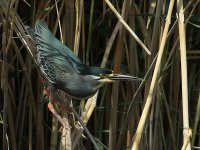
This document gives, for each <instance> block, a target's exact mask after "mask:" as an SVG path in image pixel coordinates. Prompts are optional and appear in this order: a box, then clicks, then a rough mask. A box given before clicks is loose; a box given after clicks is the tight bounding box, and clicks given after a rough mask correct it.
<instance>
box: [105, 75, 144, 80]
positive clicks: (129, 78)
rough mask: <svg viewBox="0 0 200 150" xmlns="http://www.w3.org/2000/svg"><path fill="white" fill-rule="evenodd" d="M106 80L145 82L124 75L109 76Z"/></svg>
mask: <svg viewBox="0 0 200 150" xmlns="http://www.w3.org/2000/svg"><path fill="white" fill-rule="evenodd" d="M106 78H107V79H109V80H112V81H127V80H130V81H131V80H140V81H142V80H143V79H142V78H138V77H134V76H129V75H122V74H113V75H112V76H107V77H106Z"/></svg>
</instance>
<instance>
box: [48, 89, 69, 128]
mask: <svg viewBox="0 0 200 150" xmlns="http://www.w3.org/2000/svg"><path fill="white" fill-rule="evenodd" d="M44 92H45V93H46V94H48V95H49V103H48V108H49V110H50V111H51V112H52V114H53V115H54V116H55V117H56V118H57V119H58V121H59V122H60V123H61V124H62V126H63V127H64V128H67V129H69V128H71V127H70V126H69V125H68V124H67V123H66V121H65V120H64V119H63V118H62V117H61V116H60V115H59V114H58V113H57V111H56V109H55V108H54V106H53V104H52V102H53V101H58V100H57V98H56V89H55V88H54V87H53V86H50V87H49V88H48V89H45V90H44Z"/></svg>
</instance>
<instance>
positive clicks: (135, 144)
mask: <svg viewBox="0 0 200 150" xmlns="http://www.w3.org/2000/svg"><path fill="white" fill-rule="evenodd" d="M173 6H174V0H171V1H170V4H169V9H168V13H167V18H166V23H165V28H164V31H163V36H162V40H161V44H160V48H159V51H158V58H157V61H156V65H155V69H154V72H153V77H152V81H151V86H150V89H149V94H148V97H147V101H146V104H145V106H144V109H143V112H142V116H141V118H140V121H139V124H138V128H137V130H136V133H135V137H134V142H133V145H132V148H131V149H132V150H137V149H138V147H139V143H140V139H141V136H142V132H143V129H144V126H145V122H146V119H147V116H148V113H149V109H150V106H151V104H152V100H153V97H152V96H153V94H154V92H155V91H154V88H155V84H156V80H157V76H158V73H159V68H160V64H161V59H162V55H163V51H164V46H165V42H166V38H167V33H168V29H169V25H170V20H171V15H172V10H173Z"/></svg>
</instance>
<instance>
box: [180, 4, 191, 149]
mask: <svg viewBox="0 0 200 150" xmlns="http://www.w3.org/2000/svg"><path fill="white" fill-rule="evenodd" d="M177 13H178V14H177V19H178V29H179V41H180V56H181V77H182V107H183V147H182V149H186V147H187V150H190V149H191V147H190V142H189V139H190V137H191V134H192V133H191V132H189V130H190V129H189V112H188V82H187V81H188V80H187V58H186V39H185V24H184V11H183V1H182V0H177ZM187 144H188V145H187Z"/></svg>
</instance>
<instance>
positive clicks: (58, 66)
mask: <svg viewBox="0 0 200 150" xmlns="http://www.w3.org/2000/svg"><path fill="white" fill-rule="evenodd" d="M35 37H36V44H37V62H38V64H39V66H40V69H41V70H42V72H43V74H44V75H45V76H46V77H47V78H48V80H49V81H50V82H52V83H54V82H56V80H58V79H59V78H60V77H61V76H62V75H63V74H66V73H74V72H79V71H78V69H77V66H78V65H79V64H81V61H80V59H79V58H78V57H77V56H75V55H74V53H73V52H72V51H71V50H70V49H69V48H68V47H66V46H65V45H64V44H63V43H61V42H60V41H59V40H58V39H56V38H55V37H54V36H53V34H52V33H51V32H50V31H49V29H48V28H47V26H46V25H45V23H44V22H43V21H37V22H36V25H35Z"/></svg>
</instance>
